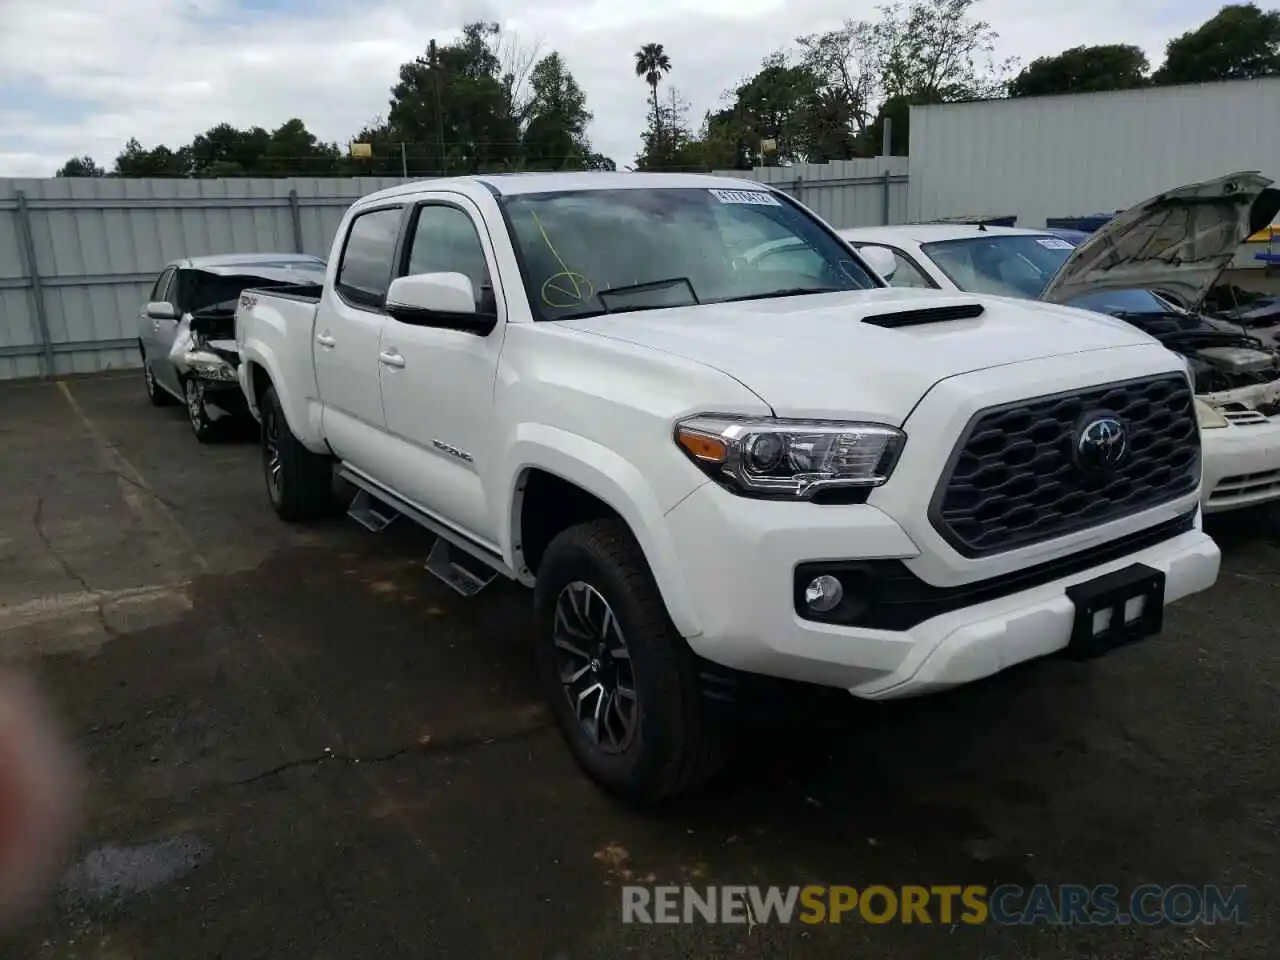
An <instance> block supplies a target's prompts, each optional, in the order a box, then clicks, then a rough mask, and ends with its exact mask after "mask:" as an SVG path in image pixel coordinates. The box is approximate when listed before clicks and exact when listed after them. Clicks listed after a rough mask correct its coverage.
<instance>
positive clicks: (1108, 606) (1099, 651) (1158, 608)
mask: <svg viewBox="0 0 1280 960" xmlns="http://www.w3.org/2000/svg"><path fill="white" fill-rule="evenodd" d="M1164 591H1165V574H1164V571H1163V570H1157V569H1156V568H1155V567H1149V566H1147V565H1146V564H1145V563H1134V564H1130V565H1129V566H1127V567H1125V568H1123V569H1121V570H1115V571H1113V572H1111V573H1106V574H1103V575H1102V576H1100V577H1097V578H1095V579H1093V580H1086V581H1085V582H1084V583H1077V584H1075V585H1073V586H1070V587H1067V591H1066V592H1067V599H1069V600H1070V601H1071V602H1072V603H1073V604H1074V605H1075V608H1076V614H1075V621H1074V623H1073V624H1072V627H1071V640H1070V642H1069V643H1068V644H1067V654H1068V655H1069V656H1071V657H1073V658H1075V659H1077V660H1088V659H1092V658H1093V657H1098V656H1101V655H1103V654H1105V653H1109V652H1111V651H1112V650H1114V649H1116V648H1117V647H1122V646H1127V645H1128V644H1131V643H1135V642H1137V641H1139V640H1144V639H1146V638H1147V637H1150V636H1152V635H1153V634H1157V633H1159V632H1160V630H1161V629H1162V628H1163V626H1164ZM1134 600H1141V610H1140V611H1139V612H1138V614H1137V616H1136V617H1134V618H1133V619H1132V620H1126V619H1125V617H1126V611H1127V608H1128V607H1129V604H1130V602H1131V601H1134ZM1108 611H1109V613H1110V619H1109V621H1108V622H1106V623H1104V624H1102V625H1101V628H1099V627H1098V625H1097V623H1096V621H1097V615H1098V614H1099V613H1105V612H1108Z"/></svg>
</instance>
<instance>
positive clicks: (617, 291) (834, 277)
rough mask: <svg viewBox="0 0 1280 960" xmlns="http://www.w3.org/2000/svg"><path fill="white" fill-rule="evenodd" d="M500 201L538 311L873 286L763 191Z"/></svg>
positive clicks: (605, 309) (579, 311)
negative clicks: (508, 221)
mask: <svg viewBox="0 0 1280 960" xmlns="http://www.w3.org/2000/svg"><path fill="white" fill-rule="evenodd" d="M503 206H504V208H505V210H506V213H507V216H508V217H509V218H510V221H511V229H512V234H513V236H514V239H515V244H516V247H517V249H518V251H519V253H520V258H521V261H522V266H523V269H524V279H525V285H526V288H527V290H528V293H529V301H530V303H531V304H532V305H533V309H534V312H535V318H536V319H538V320H565V319H569V318H572V317H584V316H594V315H597V314H601V313H622V312H625V311H631V310H654V309H659V308H662V307H674V306H685V305H688V304H695V303H716V302H724V301H727V300H750V299H763V298H766V297H780V296H798V295H802V294H808V293H822V292H829V291H836V290H861V289H867V288H872V287H878V286H880V284H879V283H878V282H877V281H876V280H875V279H874V278H873V277H872V275H871V274H870V273H869V272H868V271H867V270H866V268H864V267H863V266H862V264H861V262H860V261H859V260H858V259H857V257H856V254H854V253H853V252H852V251H851V250H850V249H849V247H848V246H846V245H845V244H844V243H843V242H842V241H841V240H840V239H839V238H837V237H835V236H834V235H832V234H831V233H829V232H828V231H827V230H826V229H825V228H824V227H823V226H822V225H821V224H820V223H818V222H817V221H815V220H814V219H813V218H812V217H810V216H809V215H808V214H806V213H804V212H803V211H801V210H798V209H797V208H795V207H793V206H792V205H790V204H788V203H786V202H785V201H783V200H779V199H778V198H777V197H775V196H774V195H773V194H772V193H768V192H765V191H762V190H719V189H706V188H673V189H659V190H648V189H631V190H582V191H566V192H558V193H540V194H525V195H515V196H511V197H508V198H506V199H505V200H504V201H503Z"/></svg>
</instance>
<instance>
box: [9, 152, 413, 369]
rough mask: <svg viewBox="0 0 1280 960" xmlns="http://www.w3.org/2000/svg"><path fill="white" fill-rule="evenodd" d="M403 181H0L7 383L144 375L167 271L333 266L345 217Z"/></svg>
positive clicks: (396, 179) (376, 179)
mask: <svg viewBox="0 0 1280 960" xmlns="http://www.w3.org/2000/svg"><path fill="white" fill-rule="evenodd" d="M401 182H403V181H401V180H400V179H399V178H394V179H393V178H376V177H364V178H356V179H338V178H334V179H318V178H297V179H289V180H283V179H282V180H241V179H227V180H117V179H101V180H98V179H49V180H16V179H0V380H3V379H10V378H14V377H34V376H41V375H48V374H53V375H62V374H70V373H91V372H96V371H100V370H109V369H112V368H119V367H136V366H138V365H139V361H140V357H139V355H138V350H137V346H136V344H137V316H138V311H139V309H140V308H141V306H142V304H143V301H144V300H145V299H146V296H147V294H148V293H149V292H150V288H151V285H152V283H154V282H155V278H156V276H157V275H158V274H159V272H160V270H161V268H162V267H163V265H164V264H165V263H166V262H168V261H169V260H174V259H176V258H178V257H186V256H201V255H205V254H217V253H277V252H301V253H310V254H316V255H317V256H322V257H327V256H328V254H329V245H330V243H331V242H332V239H333V235H334V232H335V231H336V230H337V226H338V222H339V220H341V218H342V214H343V213H344V212H345V211H346V209H347V207H349V206H350V205H351V203H352V202H353V201H354V200H356V199H358V198H359V197H361V196H363V195H364V194H367V193H371V192H373V191H375V190H380V189H382V188H383V187H387V186H391V185H393V184H397V183H401Z"/></svg>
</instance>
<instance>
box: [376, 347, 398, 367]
mask: <svg viewBox="0 0 1280 960" xmlns="http://www.w3.org/2000/svg"><path fill="white" fill-rule="evenodd" d="M378 362H379V363H381V364H383V365H385V366H388V367H403V366H404V357H402V356H401V355H400V354H398V353H396V352H395V351H394V350H384V351H383V352H382V353H380V354H378Z"/></svg>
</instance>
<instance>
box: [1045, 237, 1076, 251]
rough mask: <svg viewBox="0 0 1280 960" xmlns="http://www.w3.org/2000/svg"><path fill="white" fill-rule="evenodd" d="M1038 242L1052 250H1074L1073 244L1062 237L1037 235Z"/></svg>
mask: <svg viewBox="0 0 1280 960" xmlns="http://www.w3.org/2000/svg"><path fill="white" fill-rule="evenodd" d="M1036 243H1038V244H1040V246H1042V247H1047V248H1048V249H1050V250H1074V249H1075V247H1073V246H1072V245H1071V244H1069V243H1067V241H1065V240H1063V239H1062V238H1061V237H1036Z"/></svg>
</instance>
